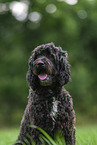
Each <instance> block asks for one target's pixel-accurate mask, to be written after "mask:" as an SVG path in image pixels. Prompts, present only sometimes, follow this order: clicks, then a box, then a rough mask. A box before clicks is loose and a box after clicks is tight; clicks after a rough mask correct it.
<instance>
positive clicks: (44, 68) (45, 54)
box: [27, 43, 70, 89]
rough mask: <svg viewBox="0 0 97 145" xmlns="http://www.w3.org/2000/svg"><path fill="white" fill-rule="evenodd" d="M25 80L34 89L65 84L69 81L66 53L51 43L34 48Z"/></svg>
mask: <svg viewBox="0 0 97 145" xmlns="http://www.w3.org/2000/svg"><path fill="white" fill-rule="evenodd" d="M27 80H28V83H29V85H30V86H31V87H32V88H34V89H36V88H40V87H48V86H54V85H55V86H63V85H64V84H66V83H67V82H68V81H69V80H70V70H69V64H68V61H67V53H66V51H62V49H61V47H55V45H54V44H53V43H49V44H45V45H40V46H38V47H37V48H35V49H34V51H33V54H32V56H31V57H30V59H29V70H28V73H27Z"/></svg>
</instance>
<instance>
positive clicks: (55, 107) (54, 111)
mask: <svg viewBox="0 0 97 145" xmlns="http://www.w3.org/2000/svg"><path fill="white" fill-rule="evenodd" d="M58 102H59V101H57V100H55V97H53V107H52V110H51V113H50V117H51V118H52V120H53V121H55V119H56V117H57V112H58Z"/></svg>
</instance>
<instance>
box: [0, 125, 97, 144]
mask: <svg viewBox="0 0 97 145" xmlns="http://www.w3.org/2000/svg"><path fill="white" fill-rule="evenodd" d="M18 133H19V130H18V129H4V130H2V129H1V130H0V145H12V144H13V143H14V142H15V140H16V139H17V136H18ZM76 136H77V145H97V126H83V127H77V129H76Z"/></svg>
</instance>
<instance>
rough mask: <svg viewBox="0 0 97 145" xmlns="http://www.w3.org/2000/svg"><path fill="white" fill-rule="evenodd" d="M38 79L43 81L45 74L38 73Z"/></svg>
mask: <svg viewBox="0 0 97 145" xmlns="http://www.w3.org/2000/svg"><path fill="white" fill-rule="evenodd" d="M38 78H39V79H40V80H41V81H43V80H45V79H46V78H47V74H46V73H40V74H39V75H38Z"/></svg>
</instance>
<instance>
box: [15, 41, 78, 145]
mask: <svg viewBox="0 0 97 145" xmlns="http://www.w3.org/2000/svg"><path fill="white" fill-rule="evenodd" d="M70 74H71V73H70V69H69V64H68V61H67V52H66V51H63V50H62V48H61V47H55V45H54V44H53V43H48V44H45V45H40V46H38V47H37V48H35V49H34V51H33V53H32V55H31V57H30V59H29V69H28V73H27V81H28V84H29V87H30V89H29V97H28V105H27V107H26V109H25V112H24V116H23V119H22V121H21V126H20V134H19V137H18V141H22V142H26V141H25V139H26V140H27V142H28V141H29V142H30V139H29V137H28V136H27V135H28V134H29V135H30V137H31V138H32V139H33V140H34V141H35V143H36V145H40V144H41V142H40V140H39V134H40V132H39V131H38V130H36V129H34V128H32V127H31V125H36V126H39V127H40V128H42V129H43V130H45V131H46V132H47V133H48V134H49V135H50V136H51V137H54V132H55V131H61V132H62V134H63V135H64V138H65V142H66V145H75V144H76V137H75V112H74V109H73V102H72V98H71V96H70V94H69V93H68V92H67V91H66V90H65V89H64V85H65V84H67V83H68V82H69V81H70V79H71V78H70ZM29 125H30V126H29ZM18 144H19V145H20V144H21V142H20V143H18ZM26 144H27V143H26Z"/></svg>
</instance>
